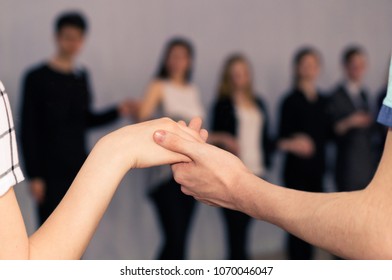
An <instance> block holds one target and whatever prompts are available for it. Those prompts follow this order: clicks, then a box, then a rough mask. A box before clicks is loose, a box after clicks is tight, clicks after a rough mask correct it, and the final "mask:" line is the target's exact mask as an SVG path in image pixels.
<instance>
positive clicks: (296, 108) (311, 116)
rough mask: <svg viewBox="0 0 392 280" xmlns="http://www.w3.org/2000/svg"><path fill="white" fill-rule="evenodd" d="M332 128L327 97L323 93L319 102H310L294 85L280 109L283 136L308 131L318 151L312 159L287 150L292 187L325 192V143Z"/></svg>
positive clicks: (286, 163) (288, 179)
mask: <svg viewBox="0 0 392 280" xmlns="http://www.w3.org/2000/svg"><path fill="white" fill-rule="evenodd" d="M330 131H331V129H330V124H329V119H328V115H327V98H326V97H324V96H323V95H322V94H319V95H318V99H317V101H316V102H309V101H308V100H307V99H306V97H305V95H304V93H303V92H302V91H300V90H298V89H295V88H294V89H293V90H291V91H290V92H289V93H288V94H287V95H286V96H285V97H284V99H283V101H282V104H281V108H280V125H279V138H280V139H284V138H289V137H292V136H293V135H295V134H298V133H304V134H306V135H308V136H309V137H311V139H312V140H313V142H314V144H315V153H314V155H313V156H312V157H310V158H303V157H299V156H297V155H295V154H293V153H285V161H284V170H283V177H284V180H285V184H286V185H287V186H288V187H292V188H296V189H301V190H306V191H322V188H321V187H322V179H323V176H324V173H325V145H326V143H327V140H328V138H329V136H330V133H331V132H330Z"/></svg>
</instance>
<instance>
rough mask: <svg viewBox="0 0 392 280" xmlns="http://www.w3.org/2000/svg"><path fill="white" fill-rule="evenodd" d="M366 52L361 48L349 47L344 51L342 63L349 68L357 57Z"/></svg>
mask: <svg viewBox="0 0 392 280" xmlns="http://www.w3.org/2000/svg"><path fill="white" fill-rule="evenodd" d="M365 53H366V52H365V50H364V49H363V48H362V47H361V46H349V47H347V48H346V49H345V50H344V51H343V55H342V63H343V65H344V66H347V65H348V64H349V63H350V61H351V59H352V58H353V57H354V56H356V55H364V54H365Z"/></svg>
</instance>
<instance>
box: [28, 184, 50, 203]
mask: <svg viewBox="0 0 392 280" xmlns="http://www.w3.org/2000/svg"><path fill="white" fill-rule="evenodd" d="M30 192H31V195H32V196H33V198H34V200H35V201H36V202H37V203H38V204H41V203H43V202H44V201H45V193H46V185H45V182H44V180H42V179H41V178H35V179H32V180H31V181H30Z"/></svg>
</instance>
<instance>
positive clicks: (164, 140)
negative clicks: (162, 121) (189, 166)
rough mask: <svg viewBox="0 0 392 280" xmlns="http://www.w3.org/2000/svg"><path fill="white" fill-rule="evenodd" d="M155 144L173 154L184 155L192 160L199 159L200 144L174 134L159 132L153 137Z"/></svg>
mask: <svg viewBox="0 0 392 280" xmlns="http://www.w3.org/2000/svg"><path fill="white" fill-rule="evenodd" d="M153 138H154V141H155V143H157V144H158V145H160V146H162V147H163V148H165V149H167V150H170V151H172V152H176V153H180V154H183V155H185V156H187V157H189V158H191V159H192V160H194V159H196V158H197V149H198V148H200V147H198V145H200V143H197V142H194V141H189V140H186V139H184V138H182V137H180V136H178V135H176V134H174V133H171V132H168V131H165V130H158V131H156V132H155V133H154V135H153Z"/></svg>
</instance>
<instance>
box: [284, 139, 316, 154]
mask: <svg viewBox="0 0 392 280" xmlns="http://www.w3.org/2000/svg"><path fill="white" fill-rule="evenodd" d="M278 146H279V149H280V150H282V151H285V152H289V153H292V154H295V155H297V156H298V157H302V158H311V157H312V156H313V155H314V153H315V150H316V147H315V145H314V142H313V140H312V138H311V137H309V136H308V135H306V134H303V133H298V134H296V135H294V136H293V137H291V138H288V139H282V140H280V141H279V143H278Z"/></svg>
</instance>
